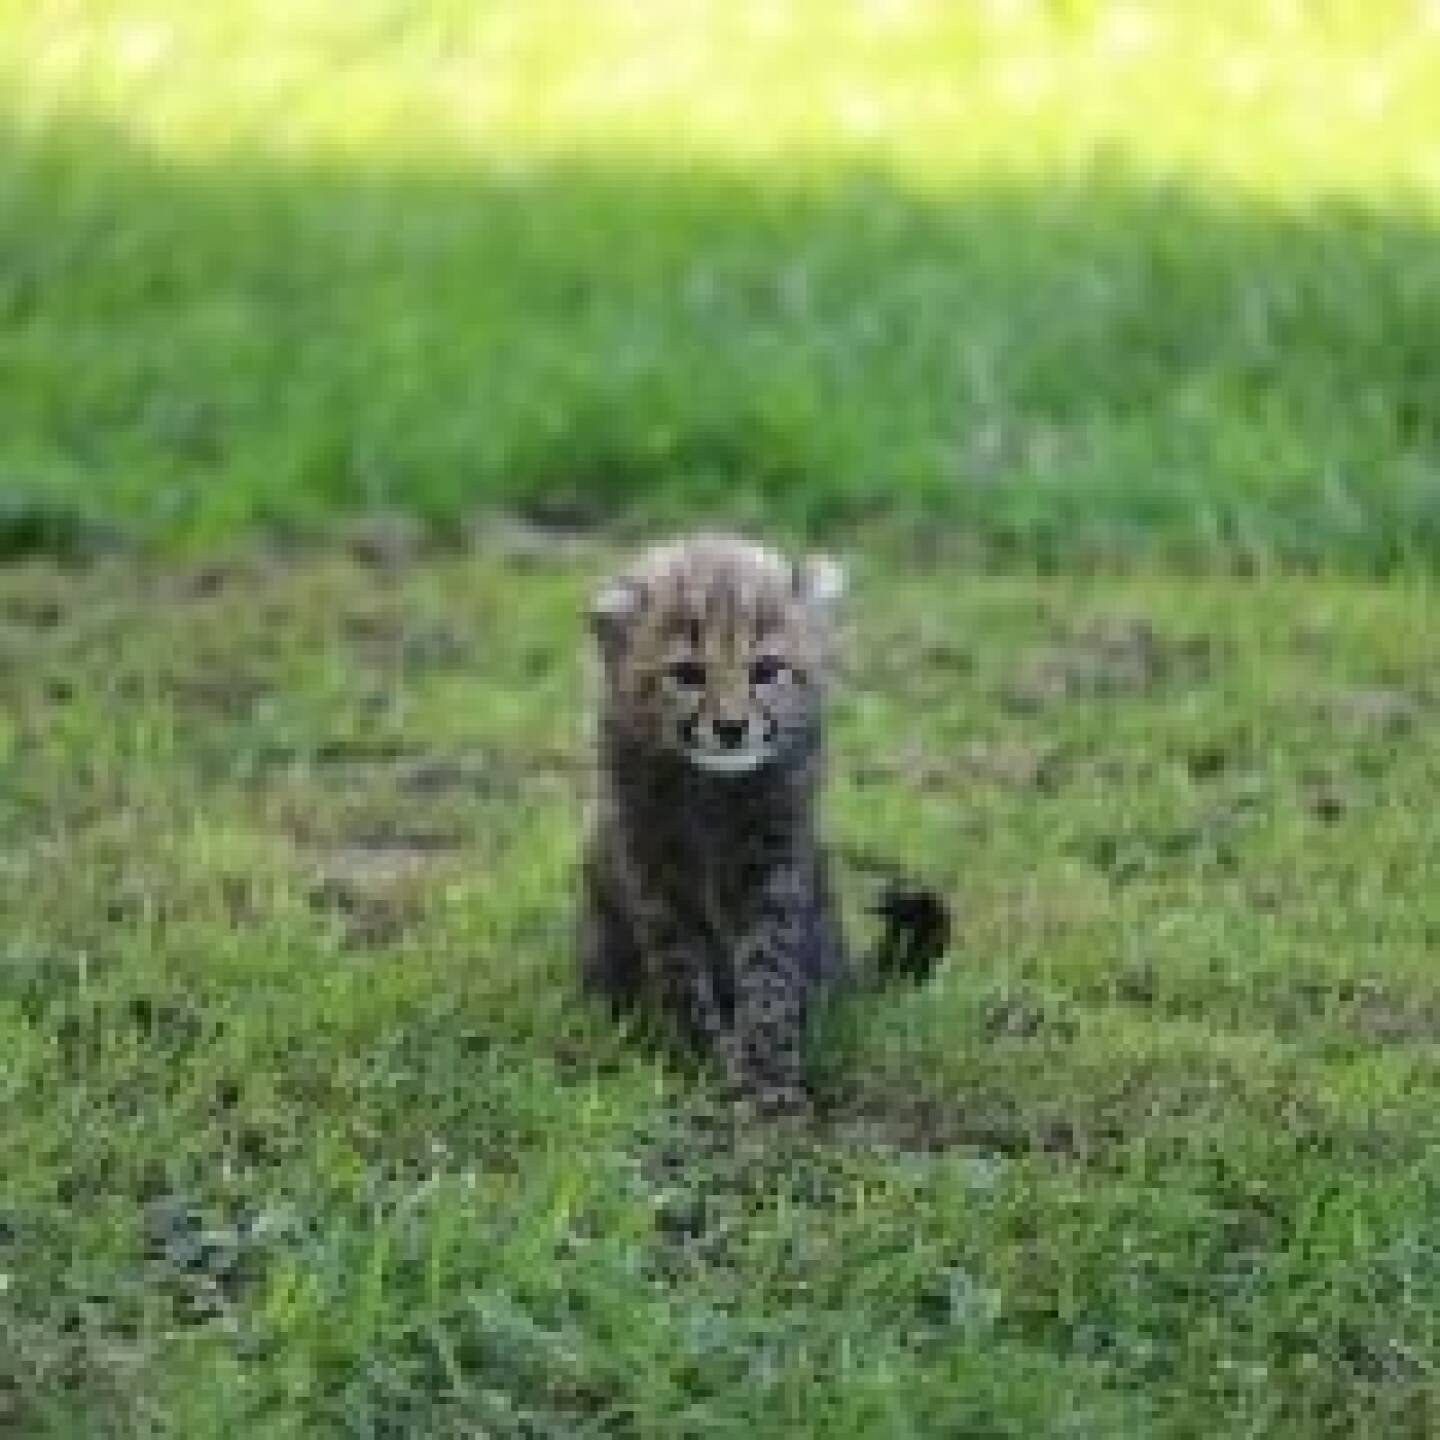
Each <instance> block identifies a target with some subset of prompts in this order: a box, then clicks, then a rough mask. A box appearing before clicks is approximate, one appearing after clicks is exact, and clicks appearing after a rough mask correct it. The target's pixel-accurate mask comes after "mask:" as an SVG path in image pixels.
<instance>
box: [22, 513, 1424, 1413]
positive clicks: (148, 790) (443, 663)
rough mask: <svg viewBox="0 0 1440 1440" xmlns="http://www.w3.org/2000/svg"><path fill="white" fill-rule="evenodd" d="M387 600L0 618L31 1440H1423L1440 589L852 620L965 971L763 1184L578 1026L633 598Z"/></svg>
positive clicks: (851, 679) (839, 768)
mask: <svg viewBox="0 0 1440 1440" xmlns="http://www.w3.org/2000/svg"><path fill="white" fill-rule="evenodd" d="M359 550H360V553H361V554H363V555H365V556H366V557H368V559H366V560H364V561H361V560H357V559H355V558H353V557H352V556H349V555H346V554H344V553H341V552H338V551H333V550H332V551H322V552H311V553H308V554H298V553H297V554H294V555H290V556H285V555H282V554H279V553H277V552H267V551H262V550H258V549H253V548H252V549H248V550H241V551H235V552H231V553H228V554H226V555H223V556H213V555H212V556H210V557H208V558H206V559H205V560H204V561H203V562H199V563H196V564H194V565H192V566H190V567H188V568H185V567H181V566H179V565H173V564H172V565H169V566H166V567H157V566H140V565H136V564H134V563H132V562H129V561H122V560H111V561H106V562H103V563H100V564H97V565H94V566H92V567H90V568H88V569H85V570H81V571H76V572H72V573H69V574H64V573H61V572H58V571H56V570H53V569H51V568H49V567H47V566H46V565H44V564H39V563H33V564H30V565H27V566H21V567H12V568H10V569H8V570H6V571H4V572H3V573H0V661H3V663H0V717H3V718H0V836H3V844H0V909H3V912H4V914H5V916H6V925H5V934H4V938H3V942H0V1055H3V1056H4V1061H3V1065H0V1101H3V1103H4V1106H5V1112H6V1135H7V1163H6V1165H5V1167H4V1169H3V1172H0V1274H3V1275H4V1277H5V1281H4V1285H3V1288H0V1327H3V1333H4V1334H5V1336H6V1339H7V1346H6V1348H4V1349H3V1350H0V1431H3V1430H4V1429H5V1428H6V1427H7V1426H8V1427H9V1429H10V1430H12V1431H14V1432H15V1433H18V1434H25V1435H40V1434H57V1435H62V1434H84V1435H87V1436H91V1435H100V1434H107V1433H110V1434H115V1435H126V1436H128V1435H140V1434H144V1435H147V1436H148V1435H177V1436H178V1435H183V1436H186V1437H187V1440H188V1437H197V1436H206V1435H217V1436H218V1435H222V1434H228V1433H234V1430H235V1428H236V1426H237V1425H238V1426H243V1427H244V1429H245V1432H246V1433H247V1434H257V1435H276V1436H281V1435H300V1434H306V1435H309V1434H347V1435H393V1434H414V1433H425V1434H435V1435H448V1434H454V1435H461V1434H469V1433H474V1432H475V1431H476V1430H477V1429H479V1430H483V1431H486V1432H487V1433H495V1434H502V1435H506V1434H514V1435H537V1434H555V1435H562V1434H563V1435H572V1434H619V1435H661V1434H664V1435H673V1434H706V1435H710V1434H721V1435H723V1434H729V1433H737V1432H740V1431H742V1430H744V1431H746V1432H749V1433H752V1434H762V1435H782V1434H784V1435H793V1434H816V1435H827V1436H832V1435H900V1434H912V1433H913V1434H935V1433H962V1434H976V1435H1015V1436H1031V1435H1037V1434H1064V1433H1070V1434H1076V1435H1087V1436H1089V1435H1095V1436H1123V1435H1135V1436H1141V1435H1144V1436H1156V1435H1161V1436H1196V1437H1199V1436H1216V1435H1228V1434H1236V1435H1239V1434H1262V1435H1277V1436H1301V1435H1304V1436H1313V1435H1335V1436H1341V1435H1355V1434H1375V1435H1381V1434H1383V1435H1386V1436H1409V1435H1413V1436H1417V1437H1418V1436H1422V1435H1428V1434H1431V1433H1433V1431H1434V1428H1435V1424H1436V1419H1437V1413H1436V1412H1437V1404H1440V1389H1437V1377H1436V1373H1435V1355H1436V1353H1437V1339H1440V1337H1437V1335H1436V1333H1435V1325H1436V1319H1435V1317H1436V1315H1437V1314H1440V1259H1437V1253H1436V1249H1435V1241H1434V1235H1435V1232H1436V1220H1437V1214H1440V1191H1437V1182H1440V1173H1437V1170H1436V1160H1435V1157H1436V1155H1437V1154H1440V1149H1437V1145H1436V1140H1437V1136H1436V1121H1435V1115H1436V1092H1437V1087H1440V1074H1437V1071H1436V1066H1435V1058H1434V1056H1435V1047H1434V1042H1435V1037H1436V1034H1437V1026H1440V993H1437V990H1436V984H1435V977H1434V973H1433V964H1432V963H1431V958H1430V957H1431V956H1432V955H1433V948H1434V943H1435V940H1436V936H1437V934H1440V908H1437V902H1436V899H1435V897H1436V896H1437V894H1440V889H1437V886H1436V885H1435V883H1434V882H1435V879H1436V876H1435V863H1436V856H1437V854H1440V849H1437V845H1436V840H1437V835H1436V820H1435V816H1434V809H1433V806H1432V805H1431V804H1430V803H1429V797H1430V796H1431V795H1432V794H1433V790H1434V785H1435V782H1436V779H1437V765H1440V752H1437V749H1436V742H1435V728H1434V725H1433V714H1432V712H1433V710H1434V707H1435V706H1436V704H1437V703H1440V671H1437V669H1436V665H1435V657H1434V655H1433V653H1432V647H1430V645H1429V643H1428V638H1427V628H1426V626H1425V624H1424V623H1423V622H1424V619H1425V617H1426V616H1427V615H1428V613H1429V610H1430V606H1431V603H1432V599H1431V596H1430V595H1429V593H1428V590H1427V589H1425V588H1423V587H1420V586H1406V585H1400V584H1391V585H1389V586H1384V587H1377V586H1366V585H1361V584H1358V583H1341V582H1337V581H1333V580H1332V581H1325V582H1321V581H1299V580H1287V581H1275V580H1270V581H1258V580H1257V581H1251V582H1247V583H1235V582H1231V583H1230V584H1228V585H1222V584H1217V583H1209V584H1193V583H1188V584H1182V583H1178V582H1173V581H1166V580H1130V581H1116V580H1106V581H1099V580H1093V581H1079V580H1073V579H1072V580H1060V579H1053V580H1048V581H1035V580H1028V581H1022V580H1018V579H1009V580H1006V579H988V580H981V579H978V578H975V577H967V578H966V579H965V580H964V581H963V583H957V575H956V572H955V571H954V570H953V569H951V570H947V571H945V572H937V573H925V572H923V570H921V571H918V572H917V571H916V569H915V567H914V566H910V567H901V566H900V565H899V563H898V560H897V559H896V558H894V557H892V559H891V560H889V561H886V560H884V559H880V558H872V559H871V560H870V561H869V562H868V564H865V563H862V564H861V565H860V575H859V578H858V603H857V611H858V621H857V626H856V634H855V636H854V643H853V646H852V652H851V654H852V658H851V660H850V662H849V674H848V677H847V680H846V683H845V685H844V687H843V692H842V695H841V697H840V700H839V703H838V705H837V714H836V720H837V724H836V728H835V744H834V782H833V785H832V788H831V792H830V796H829V811H830V826H831V831H832V834H833V836H834V838H835V840H836V843H837V846H838V848H839V851H840V853H841V856H842V858H843V859H844V862H845V864H844V874H843V879H844V891H845V895H846V899H847V903H849V904H851V905H852V907H858V905H859V903H860V902H861V901H862V900H863V898H864V897H865V895H866V893H867V891H868V889H869V887H870V885H871V884H872V883H873V875H874V874H875V873H877V872H878V870H879V869H880V868H881V867H883V865H885V864H889V863H895V864H899V865H901V866H903V867H904V868H906V869H908V870H912V871H917V872H920V873H923V874H926V875H928V876H929V877H931V878H933V879H935V880H936V881H937V882H938V883H940V884H941V885H943V886H944V887H945V888H946V889H947V891H949V892H950V893H951V894H952V896H953V897H954V899H955V900H956V902H957V905H958V906H959V909H960V913H961V916H962V924H961V936H960V941H959V945H958V947H957V950H956V953H955V954H954V955H953V957H952V959H951V960H950V962H949V963H948V965H947V966H946V968H945V969H944V971H943V972H942V973H941V975H940V976H939V977H938V978H937V980H936V981H935V982H934V983H933V984H932V985H931V986H929V987H927V988H926V989H924V990H922V991H920V992H916V993H913V994H912V993H897V994H895V995H893V996H890V997H888V998H887V999H886V1000H885V1001H884V1002H883V1003H881V1004H879V1005H867V1006H865V1007H863V1008H861V1007H845V1008H842V1009H841V1010H839V1011H837V1012H836V1013H834V1014H832V1015H831V1016H829V1017H828V1019H827V1023H826V1025H825V1026H824V1027H822V1030H821V1031H820V1032H819V1033H817V1035H816V1038H815V1045H816V1056H815V1060H816V1067H817V1077H818V1081H819V1084H820V1092H821V1099H822V1104H821V1109H820V1114H819V1116H818V1117H817V1118H816V1119H815V1120H814V1121H812V1122H810V1123H808V1124H804V1125H799V1126H793V1127H787V1126H784V1125H775V1126H768V1127H765V1128H764V1129H762V1130H760V1131H758V1132H757V1131H754V1130H753V1129H751V1130H748V1131H747V1130H744V1129H735V1128H733V1127H732V1125H731V1123H730V1120H729V1117H728V1116H727V1115H726V1114H725V1113H724V1112H722V1111H717V1110H716V1109H715V1108H714V1107H713V1105H712V1103H711V1101H710V1099H709V1096H710V1093H711V1092H710V1087H709V1084H708V1082H707V1080H706V1078H705V1077H704V1076H703V1075H696V1074H690V1073H684V1072H681V1071H678V1070H675V1069H673V1068H666V1067H665V1066H664V1065H663V1064H662V1063H661V1061H660V1060H659V1059H658V1058H657V1057H655V1056H653V1055H650V1054H649V1053H648V1052H647V1051H646V1050H645V1049H644V1048H643V1047H642V1046H640V1045H639V1044H637V1043H635V1042H632V1041H631V1040H629V1039H627V1038H626V1037H625V1036H624V1035H622V1034H620V1033H617V1032H616V1031H615V1030H614V1029H613V1028H612V1027H610V1026H609V1025H608V1024H607V1023H605V1022H604V1021H603V1020H601V1019H600V1017H598V1016H595V1015H593V1014H591V1013H590V1012H589V1011H588V1010H586V1008H585V1007H584V1006H582V1005H581V1004H580V1003H579V1001H578V999H577V997H576V996H575V994H574V992H573V988H572V984H571V978H570V967H569V955H568V948H569V941H568V919H567V915H568V900H567V899H566V897H568V895H569V893H570V875H571V868H570V867H571V857H572V855H573V853H574V843H575V836H576V832H577V828H578V825H579V819H580V796H581V793H582V791H583V766H582V764H581V752H580V748H579V738H578V736H579V728H580V726H579V713H578V712H579V708H580V685H579V677H578V673H577V671H578V667H577V665H576V664H575V656H576V651H577V647H578V645H579V633H578V623H577V620H576V618H575V617H576V611H577V608H578V603H579V598H580V596H581V594H582V593H583V588H584V585H585V583H586V576H587V575H588V574H589V573H591V572H592V571H593V570H594V569H595V568H597V567H598V566H600V565H601V564H603V563H604V561H605V557H604V556H602V555H600V554H599V553H592V552H591V551H589V550H587V549H580V550H575V549H573V548H555V549H546V548H544V547H541V546H539V545H538V544H537V543H536V542H535V540H534V538H533V537H531V538H530V540H528V541H527V543H526V545H525V546H524V548H523V549H512V550H509V551H507V550H506V549H504V548H503V547H498V546H497V547H495V548H485V549H481V550H479V551H476V552H474V553H468V554H464V555H458V556H454V557H450V558H437V559H432V560H429V561H427V562H425V563H417V562H416V561H415V560H413V559H411V560H405V559H403V558H402V559H396V558H395V557H394V556H388V557H380V556H377V553H376V550H375V548H374V546H373V545H369V544H366V545H364V546H360V547H359ZM907 569H908V571H909V573H905V572H906V570H907ZM517 615H523V621H524V623H523V624H517V623H516V616H517Z"/></svg>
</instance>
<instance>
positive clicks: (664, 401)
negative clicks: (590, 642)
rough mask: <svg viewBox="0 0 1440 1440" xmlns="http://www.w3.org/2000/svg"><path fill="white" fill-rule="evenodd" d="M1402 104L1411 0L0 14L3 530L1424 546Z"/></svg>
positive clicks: (1361, 556) (1431, 542) (1428, 185)
mask: <svg viewBox="0 0 1440 1440" xmlns="http://www.w3.org/2000/svg"><path fill="white" fill-rule="evenodd" d="M1437 97H1440V18H1437V15H1436V11H1435V7H1434V5H1433V4H1430V5H1427V4H1423V3H1418V0H1416V3H1409V0H1407V3H1399V0H1382V3H1372V0H1363V3H1362V0H1349V3H1346V0H1325V3H1321V0H1315V3H1301V0H1285V3H1279V0H1277V3H1274V4H1270V5H1254V4H1248V3H1239V0H1234V3H1231V0H1226V3H1215V4H1205V5H1201V4H1198V3H1197V4H1188V5H1187V4H1183V3H1169V4H1164V3H1157V4H1153V5H1141V4H1128V3H1118V0H1117V3H1099V0H1065V3H1060V0H1053V3H1048V4H1047V3H1039V0H1033V3H1027V0H987V3H976V4H973V5H970V4H966V5H961V4H943V3H939V0H870V3H866V4H853V5H852V4H846V5H832V4H828V3H821V0H808V3H791V4H784V3H773V0H772V3H760V0H747V3H741V4H720V3H709V4H705V3H698V0H697V3H687V4H675V5H668V4H667V5H665V6H651V5H643V4H637V3H620V0H597V3H593V4H587V5H584V6H576V5H573V4H570V3H562V0H527V3H526V4H524V5H520V4H500V3H481V4H475V3H471V0H465V3H461V0H427V3H424V4H411V3H394V0H364V3H360V4H354V5H347V6H345V7H336V6H334V5H331V4H328V3H325V0H286V3H283V4H282V3H279V0H244V3H232V4H226V5H223V6H221V5H210V6H195V5H184V4H181V3H179V0H152V3H149V4H143V5H142V4H138V3H135V0H124V3H121V0H109V3H106V0H83V3H68V4H61V3H58V0H50V3H39V4H37V3H34V0H3V3H0V325H3V326H4V338H5V343H4V347H3V349H0V487H5V488H6V489H8V490H9V491H10V492H11V493H12V495H13V496H14V497H16V498H14V499H12V501H11V502H10V507H9V508H10V510H12V511H13V510H15V509H16V508H18V509H19V511H20V517H21V518H20V520H19V521H17V520H14V519H12V520H11V521H10V522H8V523H9V528H10V529H11V530H19V531H20V532H21V533H22V534H26V533H29V532H30V531H31V530H33V528H34V526H33V517H34V515H35V513H36V511H37V508H39V507H43V508H44V513H45V514H47V515H48V516H50V517H51V518H52V519H53V518H54V516H55V515H56V513H57V512H58V514H59V517H60V521H59V522H58V523H61V525H62V528H63V526H64V524H67V523H72V524H73V521H74V520H75V519H76V518H77V517H78V518H82V519H83V518H85V517H89V518H90V519H91V520H101V521H107V522H120V523H122V524H123V525H124V526H127V527H129V528H132V529H135V530H137V531H138V532H140V533H141V534H142V535H160V536H163V537H166V538H169V539H175V538H188V539H201V540H203V539H206V538H210V537H214V536H215V535H217V534H224V533H229V532H231V531H233V529H234V528H235V527H236V526H237V525H243V524H245V523H248V522H251V521H255V520H260V521H270V522H276V521H279V522H284V523H285V524H287V525H290V526H295V525H300V526H313V525H316V524H319V523H321V522H323V521H324V519H325V518H326V517H328V516H329V515H331V514H333V513H335V512H336V511H337V510H343V509H356V508H373V507H375V506H381V507H400V508H406V509H417V508H418V509H420V510H423V511H424V512H425V513H427V514H429V515H431V516H432V517H434V518H435V519H436V520H437V521H440V522H444V523H449V522H453V521H455V520H456V519H457V518H458V517H463V516H465V515H466V514H468V513H470V511H472V510H473V509H475V508H476V507H482V508H483V507H485V506H490V505H495V504H502V505H511V506H521V507H528V508H533V509H534V510H536V511H537V512H540V513H549V514H556V513H563V514H566V515H568V516H571V517H575V518H582V519H587V520H600V519H606V518H610V517H612V516H615V515H617V514H632V515H634V514H638V515H640V516H642V517H646V518H649V519H651V520H655V519H659V518H668V517H672V516H674V515H676V514H688V513H693V512H694V509H695V507H696V506H697V505H703V506H706V507H707V508H709V509H710V510H712V511H723V512H725V513H727V514H729V515H732V516H737V517H740V518H752V519H753V518H763V519H765V520H766V521H768V522H770V523H772V524H773V523H783V524H785V525H788V526H789V527H791V528H799V529H806V530H811V531H814V530H817V529H825V528H829V529H831V530H834V529H835V528H836V527H837V526H840V527H843V526H853V525H855V524H856V523H858V522H861V521H869V522H874V521H875V520H876V519H877V517H879V518H883V520H884V522H885V523H886V525H887V526H888V527H890V528H892V529H900V530H902V531H907V530H908V531H914V530H920V529H928V528H930V527H932V526H933V525H935V524H936V523H942V522H943V523H945V524H947V525H948V526H949V527H950V528H951V529H952V531H954V532H956V533H960V534H963V535H964V536H966V537H968V540H969V543H971V544H972V545H974V546H977V547H980V548H981V549H983V550H984V551H985V552H986V553H993V554H995V555H998V556H999V557H1001V558H1013V557H1014V556H1016V555H1019V556H1021V557H1025V558H1038V559H1039V560H1040V561H1042V562H1044V563H1069V562H1071V561H1077V560H1078V561H1085V562H1089V561H1093V560H1096V559H1099V560H1102V561H1105V562H1114V561H1115V560H1116V559H1118V558H1123V557H1129V556H1133V555H1134V554H1135V553H1136V552H1137V551H1148V552H1153V553H1155V554H1158V555H1160V556H1162V557H1164V558H1168V559H1183V560H1184V561H1185V562H1186V563H1187V564H1191V565H1195V564H1199V565H1203V566H1216V565H1234V564H1241V565H1244V566H1247V567H1254V566H1255V565H1265V564H1268V563H1270V562H1272V561H1274V560H1275V559H1277V558H1279V559H1284V560H1289V561H1297V562H1306V563H1311V564H1338V565H1342V566H1344V567H1346V568H1349V569H1355V570H1374V569H1391V568H1394V567H1396V566H1405V565H1421V566H1424V565H1428V564H1429V563H1430V562H1432V561H1433V560H1434V558H1435V556H1436V555H1437V553H1440V463H1437V447H1440V395H1437V390H1436V381H1435V376H1436V375H1437V373H1440V339H1437V337H1440V233H1437V204H1436V197H1437V192H1440V149H1437V144H1436V140H1435V136H1436V135H1437V134H1440V98H1437ZM22 522H23V523H22ZM50 528H51V529H53V528H55V526H54V524H52V525H51V526H50ZM12 548H14V547H13V546H12Z"/></svg>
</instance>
